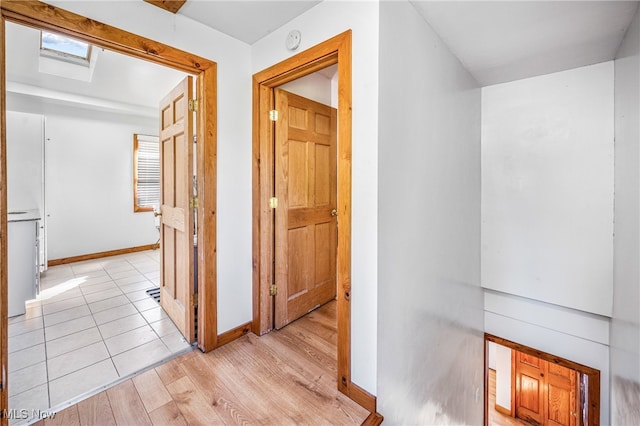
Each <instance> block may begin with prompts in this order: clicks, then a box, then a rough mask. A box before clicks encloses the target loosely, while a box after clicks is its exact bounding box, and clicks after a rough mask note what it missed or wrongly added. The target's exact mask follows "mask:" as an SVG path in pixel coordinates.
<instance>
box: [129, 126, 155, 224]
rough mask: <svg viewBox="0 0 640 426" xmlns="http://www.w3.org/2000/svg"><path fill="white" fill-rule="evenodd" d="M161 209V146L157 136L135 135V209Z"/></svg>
mask: <svg viewBox="0 0 640 426" xmlns="http://www.w3.org/2000/svg"><path fill="white" fill-rule="evenodd" d="M154 209H155V210H160V148H159V142H158V137H157V136H149V135H139V134H134V135H133V211H135V212H150V211H153V210H154Z"/></svg>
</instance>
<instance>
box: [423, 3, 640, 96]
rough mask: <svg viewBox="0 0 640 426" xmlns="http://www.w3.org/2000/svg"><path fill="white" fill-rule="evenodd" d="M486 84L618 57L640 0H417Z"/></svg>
mask: <svg viewBox="0 0 640 426" xmlns="http://www.w3.org/2000/svg"><path fill="white" fill-rule="evenodd" d="M412 4H413V5H414V6H415V8H416V10H417V11H418V12H419V13H420V14H421V15H422V16H423V17H424V19H425V20H426V21H427V22H428V23H429V24H430V25H431V27H432V28H433V29H434V30H435V31H436V32H437V33H438V34H439V35H440V37H441V38H442V40H443V41H444V43H445V44H446V45H447V46H448V47H449V49H451V51H452V52H453V53H454V54H455V55H456V56H457V57H458V59H460V61H461V62H462V64H463V65H464V66H465V68H466V69H467V70H468V71H469V72H471V74H473V76H474V77H475V78H476V80H477V81H478V82H479V83H480V84H481V85H483V86H486V85H490V84H496V83H502V82H506V81H512V80H517V79H522V78H527V77H533V76H536V75H542V74H548V73H552V72H557V71H562V70H567V69H571V68H577V67H580V66H585V65H590V64H595V63H599V62H604V61H608V60H611V59H614V57H615V54H616V51H617V49H618V46H619V45H620V42H621V41H622V38H623V37H624V34H625V31H626V29H627V28H628V26H629V24H630V23H631V20H632V19H633V16H634V13H635V10H636V8H637V5H638V3H637V2H629V1H498V2H484V1H477V2H453V1H415V0H414V1H412Z"/></svg>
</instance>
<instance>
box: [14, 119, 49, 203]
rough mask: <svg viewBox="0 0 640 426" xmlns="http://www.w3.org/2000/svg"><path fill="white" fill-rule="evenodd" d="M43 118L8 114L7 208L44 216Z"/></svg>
mask: <svg viewBox="0 0 640 426" xmlns="http://www.w3.org/2000/svg"><path fill="white" fill-rule="evenodd" d="M43 140H44V117H43V116H42V115H41V114H29V113H23V112H17V111H7V206H8V208H9V211H15V210H27V209H38V210H40V213H41V214H42V213H43V211H42V210H43V208H44V195H43V193H42V179H43V173H42V169H43V166H42V158H43V157H42V156H43V146H44V143H43Z"/></svg>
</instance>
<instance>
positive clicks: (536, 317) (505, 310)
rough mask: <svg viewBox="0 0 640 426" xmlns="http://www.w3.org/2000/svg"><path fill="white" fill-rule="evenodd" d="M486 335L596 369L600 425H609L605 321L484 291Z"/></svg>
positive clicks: (539, 303)
mask: <svg viewBox="0 0 640 426" xmlns="http://www.w3.org/2000/svg"><path fill="white" fill-rule="evenodd" d="M484 305H485V315H484V328H485V331H486V332H487V333H489V334H493V335H495V336H500V337H503V338H505V339H508V340H511V341H513V342H517V343H521V344H523V345H526V346H529V347H532V348H535V349H539V350H541V351H543V352H547V353H550V354H553V355H557V356H559V357H562V358H565V359H569V360H572V361H575V362H578V363H580V364H583V365H586V366H589V367H592V368H595V369H597V370H600V404H601V405H600V423H601V424H603V425H606V424H610V423H609V319H608V318H606V317H603V316H599V315H594V314H589V313H586V312H580V311H576V310H574V309H569V308H564V307H561V306H558V305H551V304H547V303H543V302H539V301H535V300H531V299H526V298H523V297H517V296H512V295H509V294H505V293H499V292H494V291H490V290H486V291H485V301H484Z"/></svg>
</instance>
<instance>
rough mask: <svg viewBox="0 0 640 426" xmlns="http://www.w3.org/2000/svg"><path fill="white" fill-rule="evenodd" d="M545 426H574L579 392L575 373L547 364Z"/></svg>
mask: <svg viewBox="0 0 640 426" xmlns="http://www.w3.org/2000/svg"><path fill="white" fill-rule="evenodd" d="M546 379H547V380H546V389H547V392H546V400H545V403H546V415H545V424H547V425H554V426H556V425H558V426H575V425H576V423H578V424H579V422H576V420H577V418H578V415H577V413H578V410H579V402H578V400H577V399H576V398H577V397H578V394H579V392H577V391H576V388H577V386H576V384H577V383H579V381H578V378H577V372H575V371H573V370H571V369H569V368H566V367H562V366H560V365H557V364H554V363H551V362H547V376H546Z"/></svg>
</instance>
